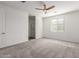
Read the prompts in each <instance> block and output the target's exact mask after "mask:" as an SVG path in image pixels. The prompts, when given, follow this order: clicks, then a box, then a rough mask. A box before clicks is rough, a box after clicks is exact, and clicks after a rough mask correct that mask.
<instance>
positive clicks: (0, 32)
mask: <svg viewBox="0 0 79 59" xmlns="http://www.w3.org/2000/svg"><path fill="white" fill-rule="evenodd" d="M1 11H2V10H0V47H1V45H2V42H1V39H2V12H1Z"/></svg>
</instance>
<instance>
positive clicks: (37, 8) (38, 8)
mask: <svg viewBox="0 0 79 59" xmlns="http://www.w3.org/2000/svg"><path fill="white" fill-rule="evenodd" d="M35 9H37V10H44V9H40V8H35Z"/></svg>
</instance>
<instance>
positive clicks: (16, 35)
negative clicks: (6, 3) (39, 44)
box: [4, 8, 28, 47]
mask: <svg viewBox="0 0 79 59" xmlns="http://www.w3.org/2000/svg"><path fill="white" fill-rule="evenodd" d="M5 15H6V34H5V38H6V39H4V47H7V46H11V45H14V44H18V43H22V42H25V41H27V34H28V33H27V22H28V21H27V19H28V16H27V14H26V13H25V12H22V11H19V10H16V9H13V8H7V9H6V14H5Z"/></svg>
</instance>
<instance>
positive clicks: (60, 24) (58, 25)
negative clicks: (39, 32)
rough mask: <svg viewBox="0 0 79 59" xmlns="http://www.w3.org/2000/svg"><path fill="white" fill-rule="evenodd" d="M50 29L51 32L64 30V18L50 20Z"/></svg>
mask: <svg viewBox="0 0 79 59" xmlns="http://www.w3.org/2000/svg"><path fill="white" fill-rule="evenodd" d="M51 31H52V32H64V19H63V18H57V19H53V20H52V21H51Z"/></svg>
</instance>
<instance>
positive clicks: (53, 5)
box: [46, 5, 55, 10]
mask: <svg viewBox="0 0 79 59" xmlns="http://www.w3.org/2000/svg"><path fill="white" fill-rule="evenodd" d="M54 7H55V6H54V5H53V6H51V7H49V8H46V10H49V9H52V8H54Z"/></svg>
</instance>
